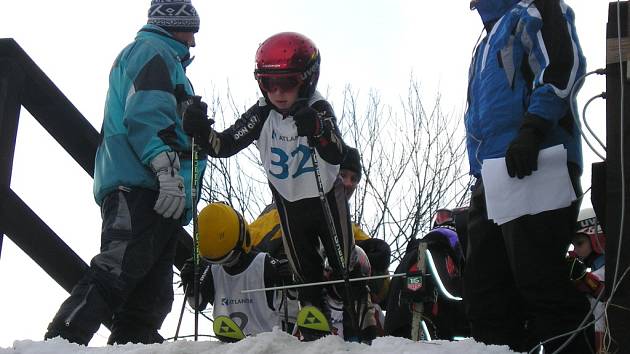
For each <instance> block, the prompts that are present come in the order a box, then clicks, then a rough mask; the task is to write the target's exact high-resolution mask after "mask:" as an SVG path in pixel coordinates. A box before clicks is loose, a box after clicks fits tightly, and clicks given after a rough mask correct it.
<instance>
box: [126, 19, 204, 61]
mask: <svg viewBox="0 0 630 354" xmlns="http://www.w3.org/2000/svg"><path fill="white" fill-rule="evenodd" d="M144 38H152V39H157V40H160V41H162V42H164V43H165V44H166V45H168V46H169V48H171V49H172V50H173V51H174V52H175V54H177V56H178V57H179V59H180V61H181V63H182V65H183V66H184V68H185V67H186V66H188V65H189V64H190V63H191V62H192V59H193V58H191V57H190V50H189V49H188V47H187V46H186V45H185V44H184V43H182V42H180V41H178V40H177V39H175V38H173V36H172V35H171V34H170V33H169V32H168V31H166V30H164V29H163V28H162V27H159V26H155V25H144V26H142V28H141V29H140V31H138V35H137V36H136V40H137V39H144Z"/></svg>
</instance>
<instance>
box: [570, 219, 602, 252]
mask: <svg viewBox="0 0 630 354" xmlns="http://www.w3.org/2000/svg"><path fill="white" fill-rule="evenodd" d="M575 235H576V236H578V235H586V236H588V238H589V241H590V243H591V249H592V250H593V252H595V253H597V254H604V250H605V249H606V235H605V234H604V232H603V231H602V227H601V225H600V224H599V221H598V220H597V217H596V216H595V212H594V211H593V209H592V208H588V209H584V210H580V214H579V216H578V221H577V231H576V232H575Z"/></svg>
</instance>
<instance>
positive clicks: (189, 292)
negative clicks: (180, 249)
mask: <svg viewBox="0 0 630 354" xmlns="http://www.w3.org/2000/svg"><path fill="white" fill-rule="evenodd" d="M209 266H210V263H208V261H206V260H204V259H203V258H201V259H199V271H198V274H197V276H198V278H199V279H201V276H202V274H203V273H204V271H205V270H206V268H208V267H209ZM179 276H180V278H181V279H182V286H183V287H184V290H185V291H186V296H194V291H193V290H194V283H193V279H194V278H195V263H194V262H193V259H192V258H188V259H187V260H186V261H185V262H184V265H183V266H182V269H181V271H180V272H179ZM201 288H202V285H201V284H199V289H201Z"/></svg>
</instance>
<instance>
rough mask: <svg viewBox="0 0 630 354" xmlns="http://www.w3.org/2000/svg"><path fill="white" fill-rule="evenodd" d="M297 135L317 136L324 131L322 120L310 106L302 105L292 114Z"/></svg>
mask: <svg viewBox="0 0 630 354" xmlns="http://www.w3.org/2000/svg"><path fill="white" fill-rule="evenodd" d="M293 120H294V121H295V126H296V127H297V132H298V135H299V136H308V137H314V138H319V137H320V136H321V135H322V132H323V131H324V121H323V119H322V117H321V116H320V115H319V113H318V112H317V111H316V110H315V109H313V108H312V107H304V108H302V109H300V110H299V111H297V112H296V113H295V115H294V116H293Z"/></svg>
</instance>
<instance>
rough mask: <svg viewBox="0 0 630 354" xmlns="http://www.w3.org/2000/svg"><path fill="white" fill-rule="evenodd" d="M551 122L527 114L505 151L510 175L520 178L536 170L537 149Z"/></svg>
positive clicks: (538, 149)
mask: <svg viewBox="0 0 630 354" xmlns="http://www.w3.org/2000/svg"><path fill="white" fill-rule="evenodd" d="M550 127H551V123H550V122H548V121H546V120H544V119H543V118H540V117H537V116H535V115H533V114H527V115H526V116H525V119H524V120H523V125H521V128H520V129H519V131H518V135H517V136H516V138H514V140H512V142H511V143H510V145H509V146H508V149H507V152H506V153H505V165H506V167H507V172H508V174H509V175H510V177H515V176H516V177H518V178H520V179H522V178H523V177H525V176H529V175H531V174H532V171H536V170H538V151H540V145H541V144H542V142H543V140H545V133H546V132H547V131H548V130H549V128H550Z"/></svg>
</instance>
